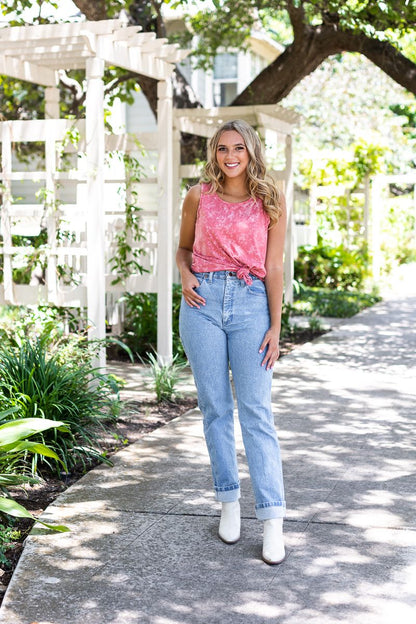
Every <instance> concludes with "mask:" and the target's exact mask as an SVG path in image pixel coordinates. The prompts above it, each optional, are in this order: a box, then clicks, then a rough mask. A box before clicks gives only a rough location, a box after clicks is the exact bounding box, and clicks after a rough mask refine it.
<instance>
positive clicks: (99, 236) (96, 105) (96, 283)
mask: <svg viewBox="0 0 416 624" xmlns="http://www.w3.org/2000/svg"><path fill="white" fill-rule="evenodd" d="M103 74H104V61H103V60H102V59H100V58H89V59H87V63H86V77H87V94H86V107H85V108H86V111H85V135H86V157H87V191H86V211H87V307H88V323H89V329H88V337H89V339H100V340H103V339H104V338H105V237H104V232H105V229H104V228H105V223H104V149H105V145H104V85H103V79H102V77H103ZM97 360H98V361H97V362H96V366H99V367H100V368H104V367H105V347H104V344H103V345H102V346H101V347H100V349H99V352H98V358H97Z"/></svg>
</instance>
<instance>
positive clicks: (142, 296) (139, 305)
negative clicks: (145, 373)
mask: <svg viewBox="0 0 416 624" xmlns="http://www.w3.org/2000/svg"><path fill="white" fill-rule="evenodd" d="M181 297H182V289H181V286H180V285H179V284H174V286H173V296H172V334H173V352H174V355H178V357H179V358H181V359H183V358H184V357H185V356H184V351H183V347H182V343H181V341H180V338H179V310H180V305H181ZM122 301H124V304H125V312H126V318H125V325H124V331H123V334H122V336H121V339H122V341H123V342H124V343H125V344H126V345H128V347H129V348H130V349H131V351H133V353H136V355H137V356H138V358H139V359H142V358H144V357H145V356H146V354H147V352H148V351H149V350H156V343H157V295H156V294H155V293H126V294H125V295H124V297H123V298H122Z"/></svg>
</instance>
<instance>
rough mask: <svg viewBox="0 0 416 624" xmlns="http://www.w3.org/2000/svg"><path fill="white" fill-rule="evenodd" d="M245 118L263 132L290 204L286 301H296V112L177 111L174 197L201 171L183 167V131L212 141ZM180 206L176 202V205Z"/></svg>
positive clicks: (270, 108)
mask: <svg viewBox="0 0 416 624" xmlns="http://www.w3.org/2000/svg"><path fill="white" fill-rule="evenodd" d="M232 119H243V120H244V121H246V122H247V123H249V124H250V125H252V126H253V127H254V128H256V130H257V132H258V133H259V135H260V137H261V139H262V141H263V145H264V147H265V153H266V159H267V160H268V161H269V173H270V174H271V175H272V176H273V177H274V179H275V180H277V181H278V183H279V186H280V187H281V189H282V191H283V192H284V193H285V197H286V204H287V218H288V223H287V235H286V246H285V266H284V281H285V286H284V288H285V292H284V295H285V301H286V302H287V303H292V301H293V268H294V259H295V253H296V249H295V239H294V223H293V199H294V193H293V157H292V135H293V130H294V128H295V126H296V125H297V124H298V123H299V119H300V116H299V115H298V114H297V113H295V112H294V111H292V110H289V109H285V108H283V107H282V106H279V105H258V106H234V107H233V106H226V107H218V108H212V109H208V110H207V109H200V108H193V109H175V110H174V111H173V124H174V137H173V148H174V158H173V162H174V171H175V173H176V175H174V178H173V179H174V181H175V180H176V184H177V188H176V189H174V196H176V197H178V196H179V194H180V182H181V180H182V179H186V178H188V179H189V178H197V177H198V176H199V175H200V173H201V171H200V169H199V168H198V167H196V166H194V165H183V164H182V163H181V157H180V132H187V133H189V134H195V135H197V136H201V137H206V138H210V137H211V136H212V135H213V134H214V132H215V131H216V129H217V128H218V126H219V125H221V124H222V123H223V122H224V121H229V120H232ZM279 146H280V147H283V150H282V151H283V154H282V156H283V158H281V159H280V161H279V164H276V151H277V150H278V148H279ZM277 167H278V168H277ZM175 205H176V206H179V204H178V202H177V201H176V202H174V206H175ZM178 221H179V216H178V214H176V215H175V216H174V222H175V223H178Z"/></svg>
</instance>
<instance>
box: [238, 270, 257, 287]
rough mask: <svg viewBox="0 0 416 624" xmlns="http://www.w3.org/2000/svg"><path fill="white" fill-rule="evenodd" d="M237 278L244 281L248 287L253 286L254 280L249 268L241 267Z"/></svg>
mask: <svg viewBox="0 0 416 624" xmlns="http://www.w3.org/2000/svg"><path fill="white" fill-rule="evenodd" d="M237 277H238V279H242V280H244V281H245V283H246V284H247V286H251V284H252V283H253V280H252V279H251V276H250V269H248V268H247V267H240V268H239V269H238V271H237Z"/></svg>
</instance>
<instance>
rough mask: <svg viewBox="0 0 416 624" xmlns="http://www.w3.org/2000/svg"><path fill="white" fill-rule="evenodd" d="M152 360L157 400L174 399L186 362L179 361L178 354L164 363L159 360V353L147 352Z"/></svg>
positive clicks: (150, 360) (151, 366)
mask: <svg viewBox="0 0 416 624" xmlns="http://www.w3.org/2000/svg"><path fill="white" fill-rule="evenodd" d="M146 355H147V357H148V359H149V362H150V370H151V375H152V378H153V384H154V390H155V392H156V398H157V401H158V402H159V403H160V402H161V401H172V400H173V398H174V396H175V394H176V389H175V386H176V384H177V383H178V381H179V374H180V371H181V370H182V369H183V368H184V366H185V365H186V363H178V362H177V356H175V357H174V358H173V361H172V362H171V363H169V364H163V363H162V362H160V361H159V358H158V356H157V354H153V353H147V354H146Z"/></svg>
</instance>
